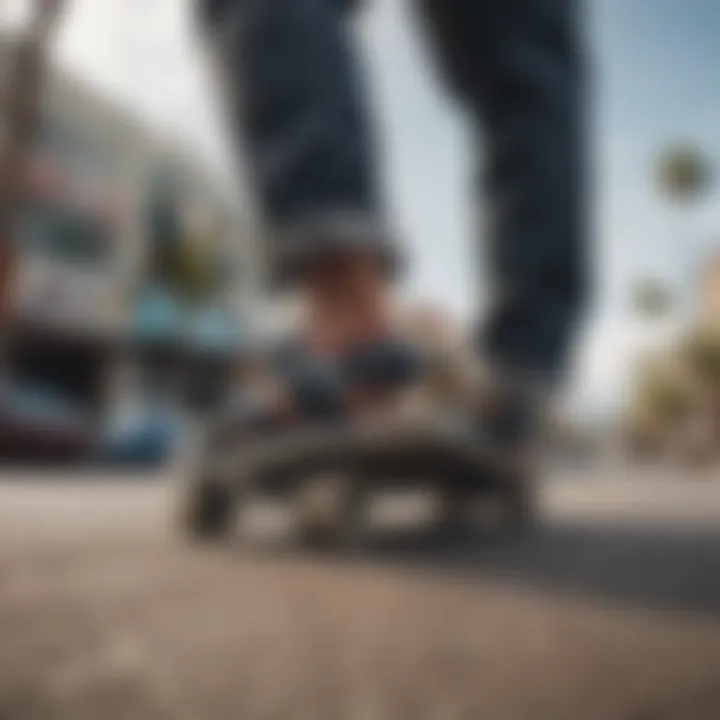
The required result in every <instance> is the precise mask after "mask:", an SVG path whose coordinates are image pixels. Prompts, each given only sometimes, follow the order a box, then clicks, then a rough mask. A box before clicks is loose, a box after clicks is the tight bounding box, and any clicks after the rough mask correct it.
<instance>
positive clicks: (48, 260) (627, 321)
mask: <svg viewBox="0 0 720 720" xmlns="http://www.w3.org/2000/svg"><path fill="white" fill-rule="evenodd" d="M2 12H3V16H2V25H1V26H0V27H1V28H2V35H1V40H0V49H1V50H2V58H3V63H2V69H3V73H2V83H3V98H4V99H3V106H2V107H3V123H4V127H5V128H10V131H8V130H7V129H6V131H5V132H6V140H5V143H6V144H5V145H4V149H3V171H2V172H3V183H4V184H3V194H4V195H5V197H4V198H3V208H4V209H3V215H4V217H3V228H4V243H3V252H4V254H5V255H6V256H7V258H8V259H6V260H5V261H4V263H5V264H6V265H7V266H8V269H7V270H6V271H5V275H4V280H3V295H4V307H5V310H4V319H3V326H4V328H5V329H4V333H5V335H6V338H7V340H6V341H5V343H4V344H6V345H7V350H6V352H5V353H4V360H3V383H2V388H3V389H2V398H3V400H2V403H1V404H0V407H2V408H3V410H2V418H3V420H2V422H1V425H0V427H2V430H1V434H2V438H3V440H2V447H1V449H0V456H2V457H3V458H5V457H7V458H9V457H10V456H11V455H13V454H14V455H18V454H22V453H21V450H22V452H23V453H26V452H27V450H26V449H25V448H24V446H25V443H29V444H30V445H31V446H33V447H34V446H35V444H36V443H41V444H43V445H44V446H47V453H48V454H52V453H56V452H61V451H62V452H67V453H69V455H72V454H77V453H79V454H80V455H84V456H85V457H87V456H88V455H92V456H93V457H94V458H95V459H97V458H99V457H102V456H107V457H106V459H109V457H110V456H114V455H116V454H117V452H116V451H118V450H119V447H115V446H118V445H123V444H127V445H128V448H127V450H128V451H129V450H130V446H133V445H135V444H137V445H138V450H139V447H140V446H143V447H144V448H145V451H146V452H148V453H149V452H150V446H153V445H155V446H156V448H155V449H156V450H157V456H158V457H160V456H162V457H165V453H164V452H163V453H161V452H160V451H159V447H160V445H165V444H166V443H167V444H168V448H169V447H170V444H171V439H172V438H176V437H177V436H178V434H180V433H182V428H183V427H184V426H185V423H184V422H183V421H184V419H185V410H187V409H188V406H187V402H188V401H189V400H190V399H191V396H192V397H194V398H195V400H199V397H198V395H199V394H202V393H205V394H206V395H207V394H208V393H210V392H211V388H209V387H206V388H204V389H203V388H200V387H194V388H192V387H189V385H190V384H191V381H190V379H189V378H190V377H191V376H192V377H196V376H197V373H190V372H189V371H188V368H189V367H191V366H192V363H193V362H205V363H208V362H209V363H216V364H217V363H220V365H223V367H224V368H225V375H226V377H225V378H224V380H223V382H225V381H227V382H231V381H232V380H231V378H232V377H235V373H234V372H233V371H231V370H230V366H233V365H234V364H235V361H236V360H237V359H238V358H241V356H242V350H243V349H245V350H247V348H249V347H251V346H252V345H253V344H254V343H257V340H258V337H260V336H262V335H264V334H265V333H267V332H270V331H271V328H276V327H281V326H283V325H287V324H288V322H290V319H291V317H292V301H286V302H285V304H284V305H283V304H282V303H279V302H278V301H275V302H274V304H273V305H272V306H270V303H269V301H266V300H264V299H263V298H262V297H261V295H260V293H259V287H260V286H261V278H262V273H263V267H262V253H261V249H260V248H259V247H258V244H257V242H256V238H255V233H254V230H253V228H254V222H253V209H252V198H251V196H250V195H249V193H247V192H246V191H245V190H244V188H243V184H242V182H241V179H242V175H241V172H240V171H239V168H238V164H237V163H236V158H235V157H234V155H233V152H232V151H231V149H230V147H229V143H228V141H227V138H226V137H225V134H224V132H223V126H222V123H221V122H219V120H218V113H217V102H215V100H216V98H215V97H214V93H213V82H212V78H211V76H210V73H209V72H208V68H207V67H206V65H205V64H204V63H203V54H202V48H201V47H200V42H199V38H198V37H197V33H196V32H195V31H196V28H195V27H194V25H193V14H192V10H191V7H190V6H189V5H188V4H186V3H182V2H179V1H177V0H156V2H153V3H151V4H147V3H145V2H134V1H129V0H125V1H123V2H119V1H118V2H115V1H114V0H112V1H111V0H106V1H105V2H103V3H92V2H89V0H75V2H65V3H47V5H46V4H44V3H42V2H36V3H33V2H30V1H29V0H27V1H24V2H23V1H22V0H6V2H5V3H3V10H2ZM43 12H47V13H48V16H47V18H46V22H45V21H44V20H43V17H42V13H43ZM718 13H719V11H718V8H717V7H716V4H715V3H714V2H713V1H712V0H694V1H693V3H692V4H690V5H688V6H687V7H685V6H683V7H680V6H679V5H678V3H677V2H675V1H674V0H658V1H657V2H656V1H655V0H638V2H634V3H632V4H620V3H615V2H612V0H596V2H593V3H590V4H589V7H588V21H587V23H586V25H587V32H588V35H589V41H590V46H591V48H592V59H591V64H592V67H593V73H594V78H595V93H594V114H593V127H594V133H595V139H596V143H595V150H596V153H595V181H594V189H595V194H596V199H597V200H596V203H595V206H596V211H595V245H594V247H595V250H594V253H595V260H596V262H595V267H596V295H595V298H596V300H595V304H594V306H593V311H592V315H591V317H590V319H589V322H588V323H587V327H586V330H585V332H584V333H583V336H582V339H581V341H580V342H579V344H578V348H577V353H576V355H577V361H576V366H575V371H574V373H573V376H572V378H571V382H570V383H569V385H568V387H567V390H566V392H565V395H564V397H563V398H561V401H560V403H559V405H558V410H557V414H558V422H557V426H558V430H559V431H560V430H561V431H562V432H561V434H562V435H563V436H564V438H565V439H566V440H568V441H570V439H571V437H572V441H573V442H577V441H579V438H580V437H582V438H583V445H584V446H586V449H587V446H588V443H589V444H591V445H593V446H596V449H597V446H598V445H603V447H604V448H605V450H607V451H609V449H610V446H612V448H614V449H615V450H618V449H620V447H619V446H625V447H623V448H622V450H623V451H626V452H629V453H630V454H632V456H633V457H635V458H636V459H638V458H640V457H641V456H642V457H643V458H648V457H649V456H654V457H656V458H659V457H660V456H661V455H662V456H663V457H664V458H665V459H669V458H673V460H674V461H680V462H683V463H696V462H697V463H699V462H705V463H709V462H711V461H712V460H711V459H712V458H717V456H718V454H719V453H720V450H719V449H718V443H719V440H718V438H719V437H720V428H719V427H718V423H720V420H719V419H718V416H719V414H720V409H719V408H718V393H719V390H718V383H720V349H719V348H720V336H719V333H720V330H719V329H718V328H719V327H720V300H718V295H719V293H720V287H719V286H720V250H719V249H718V248H719V247H720V243H719V242H718V238H719V237H720V228H718V220H719V219H720V215H719V212H720V206H719V198H720V195H719V192H720V189H719V188H718V187H717V182H716V179H717V178H716V174H717V173H716V165H717V162H718V146H717V137H716V133H715V132H714V128H715V126H716V122H715V121H716V120H717V115H718V108H717V107H716V105H717V100H716V98H715V97H714V94H713V93H712V92H709V88H710V87H711V85H712V75H713V72H714V69H715V65H716V61H717V52H718V51H717V50H716V48H715V44H714V43H713V42H712V30H711V29H712V28H713V27H715V25H716V23H717V21H718V19H720V17H719V15H718ZM34 25H36V28H35V30H33V26H34ZM41 26H42V27H41ZM413 29H414V28H413V22H412V18H411V16H410V12H409V11H408V10H407V9H406V8H404V7H403V5H402V4H401V3H377V4H376V5H374V6H372V7H371V8H369V10H368V12H366V13H364V16H363V18H362V22H361V23H360V27H359V32H360V35H361V41H362V42H363V43H364V44H365V45H366V48H367V52H368V57H369V58H370V61H371V71H372V72H373V73H374V74H375V76H376V77H375V80H376V81H377V82H376V84H375V87H376V92H375V101H376V108H377V112H378V115H379V118H380V121H381V124H382V127H383V131H384V133H385V138H386V141H385V144H386V148H387V157H388V168H387V170H388V178H387V187H388V191H389V192H390V195H391V197H392V204H393V208H394V211H395V213H396V216H397V217H398V218H399V220H400V224H401V226H402V227H403V228H404V231H405V233H406V237H407V239H408V240H407V242H408V245H409V247H410V248H411V249H412V252H413V266H412V272H411V273H410V275H409V278H408V279H407V280H406V282H405V285H404V286H403V288H402V293H401V300H400V302H401V304H402V306H403V308H404V309H405V310H407V311H409V312H411V313H412V312H413V311H414V309H417V312H418V313H420V314H422V313H423V312H426V311H431V312H433V313H435V314H437V315H441V316H442V317H443V318H445V321H446V323H447V324H448V325H450V326H452V327H453V328H454V331H455V332H456V334H457V335H458V336H462V335H463V334H464V333H465V332H466V331H467V328H468V327H469V325H470V322H471V320H472V319H473V318H474V317H475V316H477V314H478V312H480V313H481V312H482V307H483V293H482V286H481V287H479V288H475V287H473V285H472V284H471V280H472V272H471V269H472V268H473V267H475V266H476V264H477V263H476V260H475V258H474V257H473V255H472V249H471V244H470V242H469V238H470V237H471V236H472V235H471V233H472V231H473V228H475V227H476V225H477V223H478V220H479V221H480V224H482V218H479V219H478V218H476V217H471V216H470V213H469V211H468V205H469V203H468V202H467V199H468V195H467V191H466V190H465V187H466V181H467V179H468V178H469V177H470V176H471V174H472V172H473V168H471V167H468V166H467V157H468V155H469V154H468V153H466V152H464V143H465V140H466V139H465V135H464V128H463V127H462V126H461V125H460V123H459V122H458V121H457V118H456V117H455V115H454V114H453V111H452V110H453V109H452V108H451V107H449V106H448V103H447V101H446V99H445V98H444V97H443V96H441V95H440V94H439V91H438V89H437V87H436V83H435V82H434V80H435V78H434V77H433V74H432V72H431V69H430V68H429V67H428V65H427V59H426V58H424V56H423V55H422V53H421V51H422V48H421V47H419V43H418V41H417V38H416V33H413ZM11 133H14V134H15V135H16V137H15V141H14V142H13V140H12V134H11ZM428 137H431V138H433V142H432V143H431V144H430V145H428V143H427V141H426V139H427V138H428ZM8 138H9V139H10V140H9V142H10V143H12V145H11V144H8ZM13 147H14V148H15V149H16V150H17V152H15V151H14V150H13ZM428 167H432V168H433V172H432V173H428V172H426V169H427V168H428ZM439 238H441V239H442V241H441V242H440V241H439ZM181 349H182V352H181ZM161 353H164V354H165V355H166V356H169V357H172V358H174V360H175V361H176V362H175V363H174V369H173V373H174V378H173V382H170V381H169V379H168V375H167V373H165V372H164V371H163V372H160V375H162V376H164V378H165V382H164V385H165V387H164V388H163V389H162V390H161V389H160V388H159V387H157V385H158V382H157V380H158V373H159V371H158V366H159V367H160V368H164V367H165V364H164V363H163V362H161V361H159V360H158V357H159V355H160V354H161ZM180 357H182V363H180V362H179V358H180ZM50 358H52V360H50ZM153 358H154V359H153ZM165 359H166V360H167V357H166V358H165ZM180 364H182V365H183V366H184V368H185V369H184V371H183V370H182V369H181V368H180V367H178V365H180ZM153 367H154V369H153ZM205 374H206V375H209V373H205ZM218 382H220V380H218ZM173 383H174V385H173ZM196 384H197V383H196ZM170 385H173V387H174V389H175V391H174V392H170V387H169V386H170ZM151 387H152V388H154V390H153V392H152V393H151V392H150V389H151ZM216 390H217V388H216ZM141 406H143V407H141ZM150 406H152V407H150ZM190 409H192V408H190ZM60 425H62V431H61V430H60ZM21 426H22V428H21ZM141 426H142V428H141ZM136 430H137V432H136ZM141 430H142V431H141ZM151 436H153V439H152V442H151V441H150V437H151ZM19 439H22V443H18V440H19ZM21 444H22V445H23V448H21ZM61 445H62V446H64V447H62V448H61V447H60V446H61ZM50 446H53V448H52V449H51V448H50ZM71 446H72V447H71ZM27 449H29V448H27ZM45 454H46V450H43V451H42V452H41V453H37V452H35V450H34V449H33V450H31V451H30V455H31V456H32V457H33V458H35V459H37V458H38V457H40V456H43V457H44V456H45ZM122 454H123V453H120V455H122ZM150 454H153V453H150ZM48 456H49V455H48ZM78 457H79V456H78Z"/></svg>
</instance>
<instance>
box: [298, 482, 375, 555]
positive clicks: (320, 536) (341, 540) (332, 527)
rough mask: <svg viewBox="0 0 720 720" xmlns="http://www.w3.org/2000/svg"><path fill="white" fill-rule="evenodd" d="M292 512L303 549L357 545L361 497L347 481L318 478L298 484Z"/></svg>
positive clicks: (360, 529)
mask: <svg viewBox="0 0 720 720" xmlns="http://www.w3.org/2000/svg"><path fill="white" fill-rule="evenodd" d="M295 512H296V528H297V532H298V536H299V539H300V542H301V543H302V544H303V545H306V546H310V547H313V548H328V547H344V548H353V547H357V546H359V544H360V542H361V538H362V536H363V534H364V532H363V531H364V520H365V517H364V515H365V502H364V493H363V492H362V491H361V488H360V486H359V484H358V483H357V482H355V481H353V480H352V479H351V478H346V477H340V476H322V477H318V478H312V479H309V480H307V481H306V482H304V483H302V484H301V485H300V486H299V487H298V493H297V496H296V506H295Z"/></svg>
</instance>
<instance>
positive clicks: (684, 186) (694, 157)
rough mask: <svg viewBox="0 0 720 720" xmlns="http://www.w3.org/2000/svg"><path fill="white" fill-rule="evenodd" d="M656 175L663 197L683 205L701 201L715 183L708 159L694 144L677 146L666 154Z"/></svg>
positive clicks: (660, 159) (659, 163)
mask: <svg viewBox="0 0 720 720" xmlns="http://www.w3.org/2000/svg"><path fill="white" fill-rule="evenodd" d="M655 174H656V181H657V184H658V188H659V190H660V192H661V193H662V195H663V196H665V197H666V198H667V199H668V200H670V201H672V202H679V203H687V202H689V201H692V200H695V199H697V198H698V197H699V196H700V195H701V194H702V193H703V192H705V191H706V190H707V189H708V187H709V186H710V184H711V181H712V170H711V167H710V163H709V161H708V159H707V157H706V156H705V155H704V154H703V153H702V151H701V150H700V149H699V148H697V147H696V146H694V145H692V144H690V143H682V144H677V145H673V146H671V147H668V148H667V149H666V150H664V151H663V152H662V153H661V155H660V158H659V161H658V164H657V168H656V173H655Z"/></svg>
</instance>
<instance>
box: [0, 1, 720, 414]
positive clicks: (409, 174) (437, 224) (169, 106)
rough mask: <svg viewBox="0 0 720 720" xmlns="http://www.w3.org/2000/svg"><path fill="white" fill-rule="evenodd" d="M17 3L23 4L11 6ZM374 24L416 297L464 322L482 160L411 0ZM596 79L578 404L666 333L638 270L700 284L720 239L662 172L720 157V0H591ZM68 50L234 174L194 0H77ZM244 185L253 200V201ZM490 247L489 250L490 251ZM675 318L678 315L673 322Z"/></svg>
mask: <svg viewBox="0 0 720 720" xmlns="http://www.w3.org/2000/svg"><path fill="white" fill-rule="evenodd" d="M5 1H6V2H9V3H10V4H12V3H13V2H15V3H21V2H22V1H23V0H5ZM368 5H369V7H368V10H367V12H365V13H364V16H363V17H362V20H361V23H360V25H359V33H360V42H361V45H362V47H364V49H365V54H366V55H367V58H368V67H369V73H370V78H371V80H372V87H373V95H372V101H373V106H374V109H375V112H376V115H377V122H378V126H379V128H380V129H381V130H382V137H383V158H384V159H385V161H386V168H385V169H386V186H387V189H388V192H389V193H390V198H391V209H392V211H393V213H394V217H395V218H396V219H397V222H398V225H399V227H400V228H402V230H403V233H404V235H405V237H406V238H407V243H408V246H409V248H410V249H411V252H412V255H413V265H412V272H411V274H410V276H409V279H408V282H407V288H406V289H407V292H408V293H409V294H411V295H412V296H418V297H423V298H429V299H432V300H436V301H440V302H442V303H444V304H446V305H447V306H449V307H450V308H451V309H452V310H453V311H454V312H455V313H457V314H458V315H460V316H462V317H463V318H469V317H471V316H472V315H473V314H474V313H475V311H476V309H477V308H478V307H481V306H482V298H483V293H482V288H483V283H482V281H481V276H478V277H476V275H477V273H476V270H477V268H478V262H477V259H476V258H477V257H478V253H477V251H476V249H475V248H474V246H473V243H472V239H473V232H472V228H473V226H474V224H475V217H474V215H473V213H478V212H482V209H481V207H480V209H478V206H477V203H473V202H471V200H472V199H473V196H472V194H471V182H470V180H471V173H472V172H473V166H472V158H471V154H470V152H469V148H468V143H467V137H466V134H465V129H464V125H463V122H462V119H461V116H460V114H459V113H458V112H457V108H456V107H455V106H454V105H453V103H452V102H451V101H450V100H449V99H448V97H447V95H446V94H445V93H444V91H443V89H442V87H441V84H440V83H439V82H438V77H437V73H436V72H435V69H434V66H433V64H432V61H431V58H430V57H429V55H428V53H426V52H424V50H425V49H426V47H425V43H424V39H423V37H422V34H421V33H420V32H418V28H417V27H416V23H415V22H414V21H413V18H412V12H410V9H409V8H411V6H412V0H409V1H407V2H406V1H405V0H374V1H373V0H369V1H368ZM586 5H587V17H586V31H587V37H588V47H589V55H590V58H591V62H592V67H593V77H594V92H593V103H594V118H595V120H594V135H595V148H596V152H595V158H596V159H595V184H594V188H595V196H596V210H595V217H596V222H595V226H596V230H595V233H594V238H593V248H594V250H593V252H594V257H595V266H596V276H597V281H596V299H595V303H594V308H593V311H592V314H591V318H590V320H589V322H588V323H587V326H586V330H585V332H584V333H583V334H582V340H581V341H580V342H579V343H578V352H577V356H578V359H577V370H576V372H575V373H574V375H573V378H572V379H571V387H572V388H573V395H574V397H575V400H576V402H577V403H578V404H579V405H582V406H583V407H584V408H586V409H587V408H596V409H601V408H603V407H608V406H610V405H613V404H617V403H618V402H619V401H620V400H621V399H622V397H623V393H624V392H625V390H624V387H625V383H626V381H627V373H628V369H629V367H630V365H631V363H632V359H633V357H635V355H636V353H637V350H638V348H639V347H640V346H642V345H644V344H647V343H648V342H652V341H653V338H654V337H655V336H658V337H661V336H664V335H665V333H666V328H665V327H663V326H662V325H661V324H658V323H655V324H654V325H653V326H652V327H650V326H648V324H647V323H643V322H642V321H640V320H639V319H638V318H636V317H633V314H632V313H631V312H630V309H629V297H628V294H629V290H628V287H629V285H630V284H631V283H632V281H633V279H634V278H637V277H644V276H648V275H652V276H659V277H662V278H664V279H665V280H666V281H667V282H668V283H669V284H671V285H673V286H674V287H676V288H677V289H678V291H679V292H687V291H688V288H689V287H690V284H691V282H690V278H691V275H692V269H693V267H694V264H695V263H696V262H697V259H698V258H699V257H700V255H701V254H702V251H703V249H704V248H706V247H707V246H708V244H710V243H711V242H712V241H713V240H718V239H720V203H719V202H718V197H717V195H716V196H714V197H713V196H712V195H708V197H707V198H705V199H704V200H703V201H702V202H699V203H697V204H696V206H694V207H693V208H690V209H685V210H678V209H674V208H671V207H669V206H668V204H667V203H666V202H664V201H663V199H662V198H661V197H660V196H659V193H658V192H657V188H656V187H655V185H654V184H653V182H652V172H653V163H654V161H655V159H656V157H657V154H658V152H659V151H660V150H661V149H662V148H663V147H665V146H667V145H668V144H672V143H673V142H676V141H683V142H685V141H689V142H693V143H697V144H698V146H700V147H701V148H702V149H703V151H704V152H705V153H707V155H708V156H709V157H710V158H711V160H712V161H714V162H716V163H718V164H720V134H718V132H717V128H718V127H720V122H719V121H720V95H719V94H718V93H717V92H712V89H714V88H716V87H717V72H718V69H719V68H720V44H718V43H717V37H716V35H717V28H718V27H720V2H718V1H717V0H632V1H628V0H586ZM57 55H58V58H59V60H60V61H61V62H62V63H63V64H64V65H66V66H68V67H69V68H71V69H72V70H74V71H75V72H77V73H79V74H81V75H83V76H84V77H86V78H88V79H89V80H90V81H92V82H93V83H96V84H97V85H99V86H101V87H102V88H103V89H104V90H106V91H107V92H109V93H111V94H113V95H114V96H116V97H118V98H119V99H120V100H121V101H123V102H125V103H126V104H128V105H129V106H132V107H133V108H134V109H135V110H136V111H137V112H138V113H139V114H141V115H142V116H143V117H145V118H147V119H148V120H149V121H150V122H152V123H153V124H155V125H158V126H161V127H163V128H166V129H168V130H170V131H172V132H173V133H175V134H178V135H180V136H182V137H183V138H185V139H187V141H188V142H191V143H192V144H193V145H195V146H197V147H198V148H199V149H200V150H201V151H202V152H203V153H204V154H205V155H206V156H207V157H208V158H209V159H210V161H211V162H213V163H214V164H216V165H218V166H219V167H221V168H222V169H223V170H224V171H226V172H227V171H229V169H231V168H232V167H233V163H232V161H231V160H230V158H234V156H233V154H232V151H231V150H230V148H229V145H228V143H227V139H226V138H225V137H224V134H223V130H222V123H221V122H220V120H219V118H218V115H217V113H216V112H215V105H214V102H213V94H212V90H211V83H210V82H209V78H208V72H207V67H206V66H205V65H204V63H203V59H202V53H201V48H200V47H199V45H198V42H197V38H196V37H195V36H194V34H193V30H192V25H191V22H190V18H189V12H188V5H187V3H186V0H70V10H69V12H68V14H67V17H66V20H65V22H64V25H63V28H62V32H61V34H60V37H59V42H58V46H57ZM244 196H245V194H244V193H243V192H242V191H240V192H239V193H238V202H245V197H244ZM480 257H481V256H480ZM666 325H667V323H666Z"/></svg>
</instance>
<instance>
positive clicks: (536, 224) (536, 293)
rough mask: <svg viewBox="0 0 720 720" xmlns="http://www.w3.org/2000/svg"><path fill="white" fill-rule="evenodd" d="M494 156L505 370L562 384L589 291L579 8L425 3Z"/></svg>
mask: <svg viewBox="0 0 720 720" xmlns="http://www.w3.org/2000/svg"><path fill="white" fill-rule="evenodd" d="M422 10H423V14H424V16H425V19H426V20H427V21H428V22H429V25H430V29H431V32H432V35H433V37H434V39H435V40H436V42H437V45H438V48H439V56H440V60H441V61H442V63H443V64H444V66H445V69H446V71H447V75H448V76H449V78H450V80H451V82H452V84H453V85H454V87H455V89H456V91H457V95H458V97H459V99H460V101H461V103H462V105H463V107H464V108H465V109H466V110H467V111H468V113H469V115H470V117H471V120H472V122H473V123H474V127H475V129H476V130H477V132H478V135H479V138H480V140H479V144H481V145H482V146H483V147H484V153H483V156H484V172H483V189H484V199H485V200H486V205H485V212H486V213H487V216H488V219H489V224H488V227H489V237H488V241H489V243H488V244H489V247H488V251H489V252H488V255H489V261H490V267H489V270H490V272H489V273H488V275H489V281H490V283H491V298H490V299H491V311H490V315H489V318H488V320H487V325H486V327H485V329H484V332H483V334H482V346H483V347H482V349H483V352H484V353H486V355H487V357H488V358H489V360H490V362H491V363H493V364H495V365H496V366H497V367H498V368H499V369H500V370H501V371H502V372H507V373H508V374H510V375H513V376H514V375H520V376H523V377H527V378H529V379H531V380H535V381H536V382H539V383H541V384H547V385H551V384H553V383H554V382H556V381H557V379H558V377H559V375H560V374H561V373H562V370H563V367H564V365H565V363H566V360H567V354H568V350H569V348H570V344H571V339H572V330H573V326H574V324H575V322H576V320H577V318H578V315H579V312H580V310H581V309H582V305H583V301H584V295H585V292H586V284H587V277H586V270H585V253H586V246H585V240H586V238H585V235H586V231H585V226H584V224H585V189H586V188H585V182H586V179H585V139H584V130H585V127H584V122H585V118H584V113H583V101H584V89H585V79H584V64H585V63H584V49H583V43H582V37H581V35H582V33H581V28H580V26H579V25H580V22H579V21H580V18H579V14H580V12H581V3H579V2H577V1H576V0H502V2H496V1H495V0H422Z"/></svg>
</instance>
